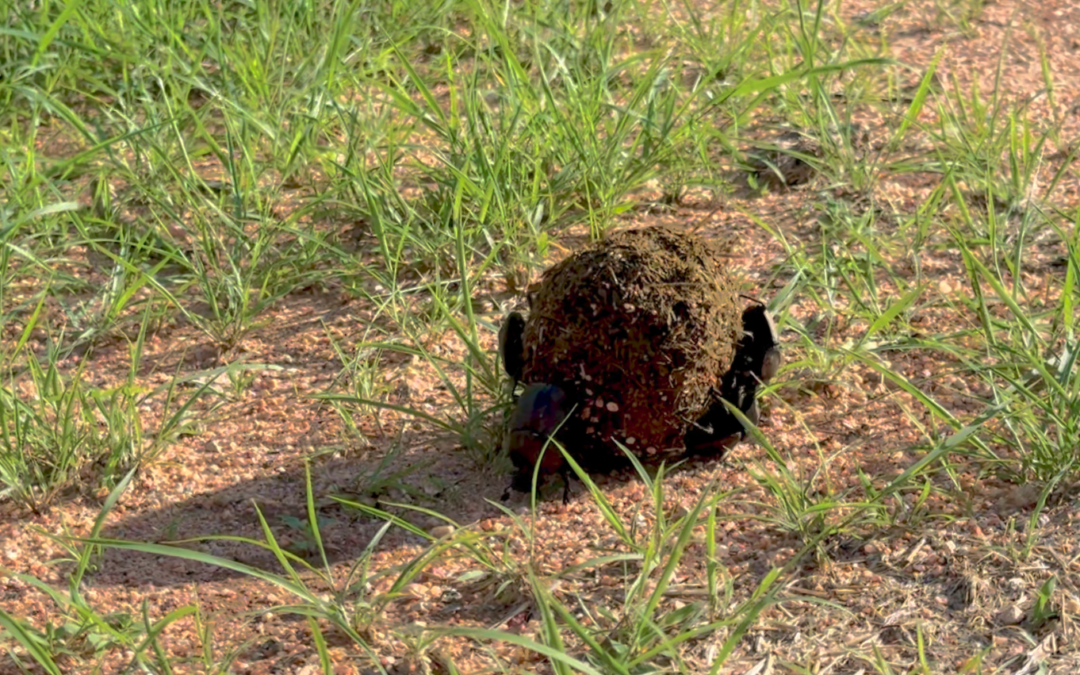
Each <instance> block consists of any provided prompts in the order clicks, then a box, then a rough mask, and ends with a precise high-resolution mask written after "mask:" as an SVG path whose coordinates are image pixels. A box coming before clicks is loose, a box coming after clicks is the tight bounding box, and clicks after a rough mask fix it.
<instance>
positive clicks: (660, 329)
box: [521, 226, 741, 467]
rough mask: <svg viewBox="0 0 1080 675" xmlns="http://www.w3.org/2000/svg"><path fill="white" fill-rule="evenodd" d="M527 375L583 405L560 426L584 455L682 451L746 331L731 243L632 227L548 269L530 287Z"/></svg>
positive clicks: (596, 461) (602, 459) (597, 460)
mask: <svg viewBox="0 0 1080 675" xmlns="http://www.w3.org/2000/svg"><path fill="white" fill-rule="evenodd" d="M529 304H530V308H531V311H530V313H529V318H528V321H527V323H526V325H525V329H524V340H523V342H524V346H525V354H524V366H523V368H522V375H521V379H522V381H524V382H527V383H530V382H542V383H547V384H552V385H556V386H558V387H561V388H562V389H563V390H565V391H566V393H567V398H568V401H569V402H570V403H571V404H573V405H576V406H577V407H576V409H574V411H573V412H572V413H571V414H570V416H569V418H568V419H567V420H566V422H565V424H564V426H563V428H562V430H561V431H560V434H559V436H560V438H562V439H565V442H566V444H567V449H568V450H569V451H570V452H572V453H573V455H574V456H575V458H577V459H578V460H579V461H580V462H581V463H583V464H585V465H586V466H590V467H597V466H603V465H605V464H608V463H609V462H611V461H612V460H614V461H618V460H619V459H620V458H622V457H623V455H622V451H621V450H620V449H619V448H618V446H617V445H616V444H615V441H618V442H621V443H622V444H624V445H626V446H627V447H628V448H629V449H630V450H631V451H633V452H634V453H635V454H637V455H638V456H640V457H642V458H643V459H653V458H657V457H664V456H668V455H671V454H672V452H673V451H678V452H681V451H682V450H683V445H684V437H685V434H686V432H687V430H688V429H690V428H691V426H692V425H693V424H694V422H695V421H696V420H698V419H699V418H700V417H701V416H702V415H703V414H704V413H705V411H706V410H707V409H708V408H709V406H710V405H711V404H712V403H713V402H714V398H713V397H712V394H711V392H713V391H715V390H718V389H719V387H720V380H721V376H722V375H723V374H724V372H725V371H727V370H728V368H729V367H730V365H731V363H732V357H733V354H734V352H735V347H736V343H737V342H738V340H739V338H740V336H741V323H740V316H741V312H740V307H739V301H738V296H737V293H736V289H735V280H734V278H733V277H732V275H731V274H730V272H729V271H728V269H727V266H726V264H725V259H724V256H723V252H722V251H721V250H720V249H718V248H717V247H716V246H715V245H713V244H711V243H710V242H707V241H704V240H702V239H700V238H698V237H696V236H693V235H691V234H689V233H686V232H680V231H677V230H674V229H672V228H669V227H665V226H660V227H651V228H646V229H641V230H630V231H623V232H619V233H616V234H613V235H611V236H610V237H608V238H607V239H605V240H604V241H603V242H601V243H599V244H596V245H593V246H591V247H590V248H588V249H586V250H584V251H582V252H580V253H577V254H576V255H573V256H571V257H570V258H567V259H566V260H564V261H562V262H561V263H559V264H558V265H556V266H554V267H552V268H551V269H549V270H548V271H547V272H546V273H545V274H544V276H543V278H542V279H541V281H540V284H539V287H538V288H537V289H536V290H535V291H534V292H533V293H532V294H531V295H530V297H529Z"/></svg>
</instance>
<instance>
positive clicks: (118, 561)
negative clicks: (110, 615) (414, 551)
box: [88, 434, 510, 586]
mask: <svg viewBox="0 0 1080 675" xmlns="http://www.w3.org/2000/svg"><path fill="white" fill-rule="evenodd" d="M401 441H402V445H403V446H404V447H409V448H411V449H409V450H402V451H399V452H391V453H387V454H385V455H383V456H382V457H363V458H341V457H336V458H321V459H316V460H313V461H311V462H310V472H311V493H312V497H313V502H314V506H315V513H316V516H317V519H318V530H319V532H318V538H319V540H321V541H322V543H323V548H324V550H325V553H326V558H327V562H329V563H331V564H333V563H336V562H341V561H345V560H354V559H359V558H360V557H361V556H363V555H364V552H365V550H366V549H367V548H368V546H369V545H370V544H371V542H372V540H373V538H374V537H375V536H376V534H377V533H378V532H379V530H380V529H381V528H382V527H383V526H384V525H385V523H386V519H385V518H384V517H380V516H378V515H377V514H372V513H371V512H370V511H365V510H363V509H361V508H356V507H354V506H350V505H349V504H343V503H341V502H339V501H338V499H341V500H343V501H346V502H352V503H356V504H363V505H364V506H366V507H369V508H371V507H373V508H375V509H379V510H381V511H384V512H386V513H389V514H391V515H393V516H396V517H399V518H401V519H402V520H403V521H406V522H409V523H411V524H413V525H415V526H416V527H418V528H419V529H421V530H424V531H429V530H432V529H433V528H434V527H437V526H439V525H443V524H447V523H448V522H452V523H454V524H455V525H457V526H459V527H465V526H468V525H470V524H474V523H477V522H479V521H482V520H484V519H487V518H492V517H497V516H499V515H501V511H500V510H499V509H498V508H497V507H496V506H494V505H493V504H491V503H489V502H495V503H498V502H499V498H500V496H501V495H502V494H503V491H504V489H505V487H506V486H507V485H509V482H510V478H509V463H508V462H507V467H506V468H503V467H500V466H492V467H490V468H489V469H481V468H477V461H476V460H474V459H473V458H471V457H470V456H469V455H468V453H466V452H465V451H462V450H460V449H457V448H456V447H455V443H454V442H453V441H452V440H449V439H441V438H437V437H432V436H430V435H427V436H425V435H422V434H417V435H413V436H411V437H405V438H402V439H401ZM121 504H122V501H121ZM420 509H424V510H428V511H430V512H434V513H438V514H442V516H444V518H445V519H446V520H445V521H444V520H440V519H438V518H437V517H435V516H432V515H430V514H428V513H423V512H421V511H420ZM260 515H261V517H262V518H263V519H264V520H265V522H266V525H267V527H268V528H269V531H270V533H271V534H272V536H273V538H274V539H275V540H276V542H277V543H278V545H280V546H281V548H283V549H284V550H286V551H289V552H291V553H293V554H295V555H297V556H300V557H301V558H303V559H305V560H307V561H308V562H310V563H312V564H315V565H317V566H321V564H322V557H321V554H320V552H319V549H318V546H317V543H316V539H315V534H314V532H313V530H312V528H311V526H310V521H309V517H308V506H307V473H306V471H305V467H304V463H303V461H302V460H300V459H297V460H295V461H293V462H291V463H290V464H288V465H287V466H285V467H284V468H282V469H281V470H278V471H277V472H275V473H274V474H273V475H263V476H258V477H255V478H252V479H250V480H245V481H241V482H238V483H234V484H232V485H229V486H228V487H225V488H221V489H218V490H212V491H205V492H197V493H195V494H192V495H191V496H190V497H188V498H187V499H185V500H183V501H179V502H173V503H168V504H163V505H162V506H160V507H159V508H156V509H152V510H150V511H140V512H139V513H138V514H135V515H131V516H127V517H119V518H117V517H116V516H115V515H113V516H111V517H110V519H109V522H108V524H107V525H106V526H105V527H104V528H103V530H102V533H101V536H102V537H103V538H105V539H120V540H125V541H130V542H145V543H159V544H173V545H177V546H182V547H184V548H188V549H192V550H198V551H201V552H203V553H205V554H209V555H212V556H215V557H217V558H219V559H222V560H224V561H229V562H230V563H239V564H241V565H246V566H249V567H251V568H255V569H258V570H263V571H267V572H271V573H276V574H280V573H283V572H284V570H283V569H282V566H281V565H280V563H279V562H278V560H277V557H276V555H275V554H274V552H273V551H272V550H269V549H268V548H266V547H264V546H258V545H256V544H255V543H250V542H248V541H241V540H238V539H247V540H253V541H257V542H262V541H265V539H266V538H265V535H264V531H263V526H262V523H261V521H260ZM427 541H428V540H427V539H426V538H424V537H421V536H419V535H417V534H414V533H412V532H409V531H408V530H406V529H405V528H403V527H391V528H389V529H388V530H387V531H386V532H385V533H384V534H383V536H382V537H381V538H380V540H379V542H378V548H377V550H378V551H387V550H391V551H392V550H395V549H400V548H402V547H415V546H422V545H425V544H426V543H427ZM97 570H98V571H97V572H96V573H95V574H93V576H92V578H91V579H88V581H89V582H90V583H92V584H94V585H102V586H111V585H130V584H147V583H149V584H153V585H155V586H175V585H180V584H188V583H192V582H196V583H198V582H214V581H221V580H223V579H228V578H230V577H235V576H238V575H240V574H241V572H238V571H234V570H231V569H228V568H226V567H222V566H220V565H212V564H207V563H203V562H198V561H193V560H188V559H185V558H179V557H174V556H168V555H153V554H149V553H144V552H139V551H131V550H127V549H118V548H109V547H106V548H105V550H104V552H103V555H102V558H101V559H100V560H99V564H98V565H97Z"/></svg>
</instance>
